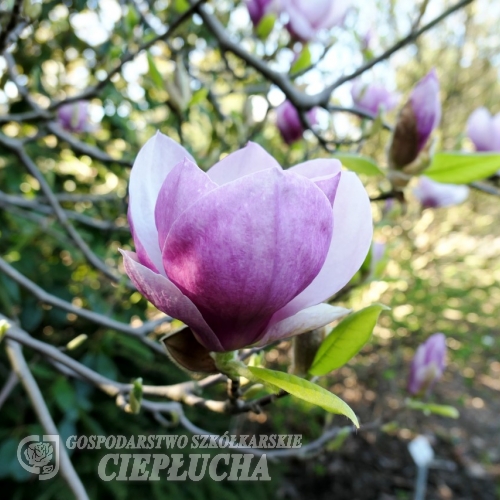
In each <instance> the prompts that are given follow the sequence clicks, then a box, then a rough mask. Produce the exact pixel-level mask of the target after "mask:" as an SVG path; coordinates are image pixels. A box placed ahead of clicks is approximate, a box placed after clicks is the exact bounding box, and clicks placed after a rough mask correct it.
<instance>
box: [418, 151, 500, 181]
mask: <svg viewBox="0 0 500 500" xmlns="http://www.w3.org/2000/svg"><path fill="white" fill-rule="evenodd" d="M498 170H500V154H498V153H436V154H435V155H434V158H433V159H432V163H431V166H430V167H429V168H428V169H427V170H425V171H424V175H426V176H427V177H430V178H431V179H432V180H433V181H436V182H443V183H447V184H469V183H470V182H474V181H480V180H481V179H486V178H487V177H489V176H490V175H493V174H494V173H496V172H497V171H498Z"/></svg>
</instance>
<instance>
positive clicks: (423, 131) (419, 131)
mask: <svg viewBox="0 0 500 500" xmlns="http://www.w3.org/2000/svg"><path fill="white" fill-rule="evenodd" d="M440 120H441V102H440V100H439V82H438V79H437V75H436V72H435V70H432V71H430V72H429V74H428V75H427V76H425V77H424V78H422V80H420V81H419V82H418V83H417V85H416V86H415V88H414V89H413V91H412V93H411V95H410V98H409V100H408V102H407V103H406V104H405V105H404V106H403V108H402V109H401V111H400V113H399V116H398V121H397V123H396V127H395V129H394V134H393V137H392V141H391V144H390V147H389V167H390V169H391V170H392V171H399V172H403V173H404V175H403V176H398V175H392V177H391V181H392V183H393V186H394V187H395V188H401V187H404V186H406V184H407V183H408V181H409V179H410V178H411V176H413V175H418V174H420V173H422V172H423V171H424V170H425V169H426V168H427V167H428V166H429V164H430V160H431V146H432V142H431V141H429V139H430V137H431V135H432V132H433V131H434V129H435V128H436V127H437V126H438V124H439V121H440Z"/></svg>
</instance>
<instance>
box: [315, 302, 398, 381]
mask: <svg viewBox="0 0 500 500" xmlns="http://www.w3.org/2000/svg"><path fill="white" fill-rule="evenodd" d="M384 310H385V311H387V310H389V308H388V307H387V306H384V305H382V304H373V305H371V306H368V307H366V308H365V309H361V311H357V312H355V313H353V314H350V315H349V316H347V318H345V319H344V320H343V321H342V322H341V323H339V324H338V325H337V326H336V327H335V328H334V329H333V330H332V332H331V333H330V335H328V336H327V337H326V338H325V340H323V342H322V344H321V345H320V346H319V349H318V352H317V353H316V356H315V357H314V361H313V363H312V366H311V368H310V370H309V373H310V374H311V375H326V374H327V373H329V372H331V371H332V370H336V369H337V368H340V367H341V366H342V365H344V364H346V363H347V362H348V361H349V360H350V359H351V358H352V357H353V356H355V355H356V354H357V353H358V352H359V350H360V349H361V348H362V347H363V346H364V345H365V344H366V342H368V340H369V338H370V336H371V334H372V331H373V328H374V327H375V324H376V323H377V319H378V317H379V315H380V313H381V312H382V311H384Z"/></svg>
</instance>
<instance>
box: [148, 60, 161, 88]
mask: <svg viewBox="0 0 500 500" xmlns="http://www.w3.org/2000/svg"><path fill="white" fill-rule="evenodd" d="M147 58H148V66H149V76H150V77H151V80H153V83H154V84H155V86H156V87H158V88H159V89H163V88H164V82H163V77H162V76H161V73H160V72H159V71H158V68H157V67H156V64H155V61H154V59H153V56H152V55H151V54H150V53H149V52H148V53H147Z"/></svg>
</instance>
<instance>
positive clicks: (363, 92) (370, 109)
mask: <svg viewBox="0 0 500 500" xmlns="http://www.w3.org/2000/svg"><path fill="white" fill-rule="evenodd" d="M351 96H352V100H353V101H354V104H355V105H356V107H357V108H358V109H360V110H361V111H366V112H367V113H371V114H372V115H377V114H378V112H379V110H380V109H383V110H385V111H390V110H391V109H393V108H394V107H395V106H396V105H397V103H398V101H399V97H400V96H399V94H397V93H395V92H390V91H389V90H387V89H386V88H385V86H384V85H382V84H381V83H372V84H369V85H367V84H365V83H363V82H362V81H361V80H357V81H356V82H355V83H354V84H353V86H352V87H351Z"/></svg>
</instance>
